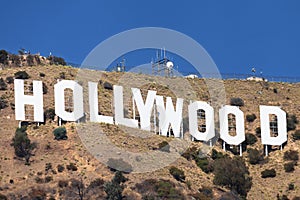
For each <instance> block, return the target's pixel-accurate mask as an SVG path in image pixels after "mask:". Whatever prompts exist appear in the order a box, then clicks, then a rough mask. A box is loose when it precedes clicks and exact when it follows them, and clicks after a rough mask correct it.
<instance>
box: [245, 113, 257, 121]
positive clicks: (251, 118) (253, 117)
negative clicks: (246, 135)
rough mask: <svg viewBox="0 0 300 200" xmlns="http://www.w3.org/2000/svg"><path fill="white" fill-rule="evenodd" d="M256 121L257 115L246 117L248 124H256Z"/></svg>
mask: <svg viewBox="0 0 300 200" xmlns="http://www.w3.org/2000/svg"><path fill="white" fill-rule="evenodd" d="M255 119H256V115H255V114H251V115H246V120H247V122H254V120H255Z"/></svg>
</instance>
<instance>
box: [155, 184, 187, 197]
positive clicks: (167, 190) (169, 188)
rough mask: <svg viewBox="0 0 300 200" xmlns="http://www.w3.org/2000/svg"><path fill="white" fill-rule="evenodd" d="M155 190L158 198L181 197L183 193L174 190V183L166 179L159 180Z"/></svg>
mask: <svg viewBox="0 0 300 200" xmlns="http://www.w3.org/2000/svg"><path fill="white" fill-rule="evenodd" d="M155 190H156V192H157V194H158V197H159V199H183V195H182V194H181V193H180V192H179V191H178V190H176V188H175V185H174V184H173V183H171V182H170V181H167V180H159V181H158V182H157V183H156V185H155Z"/></svg>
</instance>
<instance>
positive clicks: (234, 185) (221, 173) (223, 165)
mask: <svg viewBox="0 0 300 200" xmlns="http://www.w3.org/2000/svg"><path fill="white" fill-rule="evenodd" d="M213 173H214V174H215V177H214V180H213V182H214V184H216V185H221V186H226V187H228V188H229V189H230V190H232V191H234V192H236V193H238V194H239V195H240V196H242V197H244V198H245V197H246V196H247V193H248V192H249V190H250V189H251V186H252V180H251V177H250V174H249V170H248V168H247V166H246V164H245V163H244V161H243V160H242V159H241V158H239V157H234V158H229V157H224V158H221V159H218V160H215V162H214V171H213Z"/></svg>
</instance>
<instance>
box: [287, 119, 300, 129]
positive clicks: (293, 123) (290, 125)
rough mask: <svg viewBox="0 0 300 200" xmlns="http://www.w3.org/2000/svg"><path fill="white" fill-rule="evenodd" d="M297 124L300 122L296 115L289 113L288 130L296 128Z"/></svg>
mask: <svg viewBox="0 0 300 200" xmlns="http://www.w3.org/2000/svg"><path fill="white" fill-rule="evenodd" d="M296 124H298V120H297V117H296V115H287V118H286V126H287V131H291V130H295V129H296Z"/></svg>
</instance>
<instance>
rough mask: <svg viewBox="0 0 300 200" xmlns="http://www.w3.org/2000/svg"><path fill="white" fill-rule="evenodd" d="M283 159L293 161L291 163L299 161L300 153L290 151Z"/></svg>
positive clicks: (285, 153)
mask: <svg viewBox="0 0 300 200" xmlns="http://www.w3.org/2000/svg"><path fill="white" fill-rule="evenodd" d="M283 159H284V160H291V161H298V160H299V154H298V151H295V150H289V151H286V152H284V155H283Z"/></svg>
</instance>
